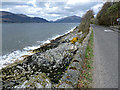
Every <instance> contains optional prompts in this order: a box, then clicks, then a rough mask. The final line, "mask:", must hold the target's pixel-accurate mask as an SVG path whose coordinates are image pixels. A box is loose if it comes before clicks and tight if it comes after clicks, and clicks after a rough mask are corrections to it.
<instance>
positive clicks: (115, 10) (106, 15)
mask: <svg viewBox="0 0 120 90" xmlns="http://www.w3.org/2000/svg"><path fill="white" fill-rule="evenodd" d="M118 18H120V2H106V3H105V4H104V5H103V7H102V9H101V10H100V12H99V13H98V14H97V16H96V21H97V24H99V25H107V26H109V25H117V24H118V22H117V19H118Z"/></svg>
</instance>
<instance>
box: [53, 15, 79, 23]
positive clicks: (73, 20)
mask: <svg viewBox="0 0 120 90" xmlns="http://www.w3.org/2000/svg"><path fill="white" fill-rule="evenodd" d="M80 22H81V17H79V16H69V17H65V18H61V19H58V20H56V21H54V23H80Z"/></svg>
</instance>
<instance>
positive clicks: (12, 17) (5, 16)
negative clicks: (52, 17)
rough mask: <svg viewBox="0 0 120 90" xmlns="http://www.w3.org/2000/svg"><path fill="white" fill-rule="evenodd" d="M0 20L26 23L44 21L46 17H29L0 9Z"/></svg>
mask: <svg viewBox="0 0 120 90" xmlns="http://www.w3.org/2000/svg"><path fill="white" fill-rule="evenodd" d="M0 20H1V21H2V22H3V23H26V22H33V23H34V22H37V23H46V22H48V21H47V20H46V19H43V18H39V17H29V16H26V15H24V14H14V13H11V12H6V11H0Z"/></svg>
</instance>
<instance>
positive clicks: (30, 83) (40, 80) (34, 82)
mask: <svg viewBox="0 0 120 90" xmlns="http://www.w3.org/2000/svg"><path fill="white" fill-rule="evenodd" d="M51 87H52V84H51V82H50V80H49V78H48V77H47V76H46V74H45V73H40V74H38V75H35V76H32V77H31V78H30V79H29V80H26V81H25V82H22V83H20V85H18V86H15V87H14V88H51Z"/></svg>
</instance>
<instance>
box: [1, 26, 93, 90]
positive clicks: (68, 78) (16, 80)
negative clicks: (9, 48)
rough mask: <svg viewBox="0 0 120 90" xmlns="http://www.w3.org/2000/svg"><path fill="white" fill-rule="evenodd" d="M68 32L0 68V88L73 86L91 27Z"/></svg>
mask: <svg viewBox="0 0 120 90" xmlns="http://www.w3.org/2000/svg"><path fill="white" fill-rule="evenodd" d="M78 31H79V29H78V27H76V28H75V29H74V30H73V31H72V32H70V33H68V34H65V35H63V36H60V37H58V38H56V39H55V40H51V43H49V44H45V45H42V46H41V47H40V48H38V49H35V50H33V51H32V52H34V53H35V54H33V55H31V56H27V57H26V58H25V59H24V60H22V61H19V62H15V63H13V64H11V65H8V66H6V67H5V68H2V69H1V70H0V73H1V75H0V77H1V79H2V80H1V82H2V85H1V86H2V88H75V87H77V83H78V82H77V81H78V79H79V75H80V71H81V69H82V68H81V65H82V61H83V60H84V57H85V51H86V47H87V43H88V39H89V36H90V34H91V29H90V30H89V32H87V33H83V32H82V31H81V32H78Z"/></svg>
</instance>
